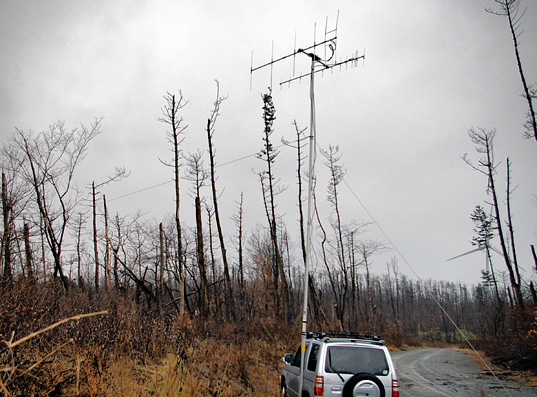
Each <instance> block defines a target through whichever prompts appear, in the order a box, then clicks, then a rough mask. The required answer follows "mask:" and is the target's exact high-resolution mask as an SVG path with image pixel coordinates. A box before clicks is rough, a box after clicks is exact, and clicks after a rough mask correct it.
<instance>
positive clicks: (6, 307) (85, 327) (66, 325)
mask: <svg viewBox="0 0 537 397" xmlns="http://www.w3.org/2000/svg"><path fill="white" fill-rule="evenodd" d="M58 291H60V292H58ZM50 302H54V303H55V304H54V305H50ZM103 309H106V310H107V312H102V311H101V310H103ZM89 311H95V312H97V311H100V312H99V313H98V314H99V316H93V317H87V318H86V316H85V315H80V314H79V313H87V312H89ZM50 324H52V325H50ZM290 334H292V335H294V336H295V337H296V336H298V332H292V333H291V332H289V328H288V327H283V326H280V324H279V323H278V322H275V321H273V320H271V319H266V318H257V319H255V320H250V321H248V320H243V321H240V322H239V323H230V322H226V321H223V320H219V319H218V317H217V316H215V317H212V318H210V319H202V318H195V317H194V318H193V317H191V316H189V315H186V316H183V317H180V316H178V315H176V314H174V313H172V312H169V313H158V312H156V311H155V310H151V309H150V308H148V307H145V306H144V305H143V304H136V303H134V300H133V299H132V297H125V296H120V295H114V296H108V297H100V298H99V299H97V298H95V297H94V298H93V300H92V299H90V298H89V297H88V296H87V295H86V294H83V293H81V292H80V291H73V292H71V293H70V294H69V295H65V294H62V293H61V289H59V290H58V289H55V288H53V287H52V288H51V287H50V286H32V287H27V286H19V289H18V290H13V291H11V292H9V293H7V292H6V291H1V292H0V340H2V343H3V345H0V349H3V350H1V353H0V390H1V391H0V395H6V396H11V395H13V396H15V395H36V396H40V395H67V396H70V395H83V396H118V395H121V396H207V395H212V396H275V395H278V389H279V375H280V371H281V367H282V365H283V363H282V362H281V357H282V356H283V354H284V353H286V352H289V351H293V350H294V349H295V348H296V346H295V343H296V342H297V341H296V340H295V339H296V338H294V337H290V336H289V335H290ZM13 335H16V336H20V338H18V339H17V340H15V338H14V337H13Z"/></svg>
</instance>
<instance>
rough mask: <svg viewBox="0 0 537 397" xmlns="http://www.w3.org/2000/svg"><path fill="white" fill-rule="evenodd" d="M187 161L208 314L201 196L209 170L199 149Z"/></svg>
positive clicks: (202, 301) (203, 305) (203, 302)
mask: <svg viewBox="0 0 537 397" xmlns="http://www.w3.org/2000/svg"><path fill="white" fill-rule="evenodd" d="M185 159H186V162H187V174H186V176H185V178H186V179H187V180H189V181H191V182H192V183H193V184H194V188H193V189H192V191H193V196H194V207H195V211H196V262H197V264H198V270H199V277H200V281H199V294H198V295H199V302H200V312H201V314H202V316H206V315H207V314H208V308H209V304H208V297H207V296H208V295H207V266H206V264H205V249H204V244H203V243H204V241H203V240H204V239H203V222H202V217H201V213H202V206H201V205H202V200H201V197H200V194H201V193H200V192H201V188H202V187H203V186H205V182H206V180H207V178H208V174H207V171H206V170H205V169H204V166H203V160H202V153H201V151H197V152H194V153H190V154H189V155H188V156H186V157H185Z"/></svg>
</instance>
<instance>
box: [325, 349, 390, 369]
mask: <svg viewBox="0 0 537 397" xmlns="http://www.w3.org/2000/svg"><path fill="white" fill-rule="evenodd" d="M325 371H326V372H329V373H338V372H339V373H342V374H356V373H358V372H369V373H370V374H373V375H380V376H386V375H388V374H389V372H390V370H389V367H388V362H387V361H386V356H385V354H384V351H383V350H381V349H371V348H368V347H360V346H352V347H351V346H330V347H328V350H327V352H326V362H325Z"/></svg>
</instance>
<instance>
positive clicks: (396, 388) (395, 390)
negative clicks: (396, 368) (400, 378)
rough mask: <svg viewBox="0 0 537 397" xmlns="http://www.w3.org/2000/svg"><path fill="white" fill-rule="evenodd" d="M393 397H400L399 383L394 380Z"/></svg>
mask: <svg viewBox="0 0 537 397" xmlns="http://www.w3.org/2000/svg"><path fill="white" fill-rule="evenodd" d="M392 397H399V382H397V379H393V380H392Z"/></svg>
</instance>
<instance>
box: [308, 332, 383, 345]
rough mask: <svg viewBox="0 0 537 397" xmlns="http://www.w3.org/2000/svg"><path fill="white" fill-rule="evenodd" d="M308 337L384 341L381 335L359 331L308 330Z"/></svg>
mask: <svg viewBox="0 0 537 397" xmlns="http://www.w3.org/2000/svg"><path fill="white" fill-rule="evenodd" d="M306 337H307V338H308V339H323V338H345V339H359V340H364V341H366V340H367V341H373V342H380V343H384V341H383V340H382V338H381V337H380V336H376V335H372V334H359V333H357V332H337V331H317V332H308V333H307V334H306Z"/></svg>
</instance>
